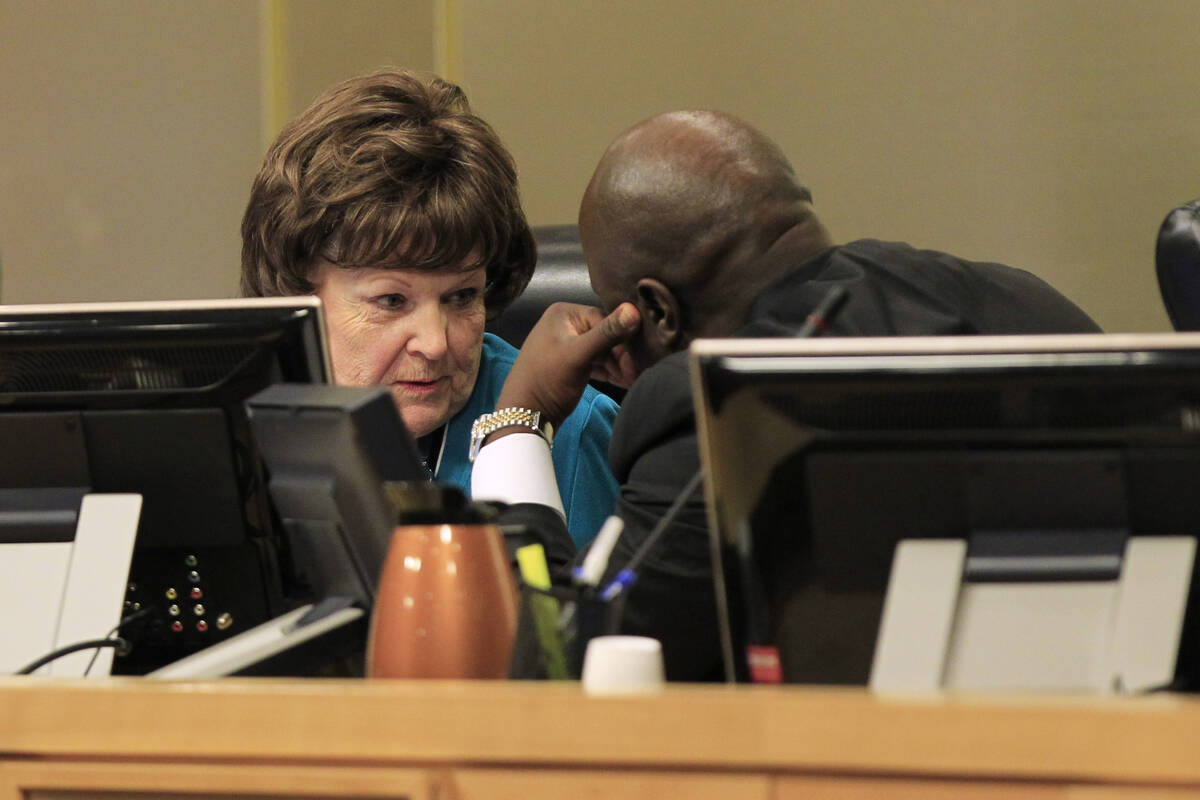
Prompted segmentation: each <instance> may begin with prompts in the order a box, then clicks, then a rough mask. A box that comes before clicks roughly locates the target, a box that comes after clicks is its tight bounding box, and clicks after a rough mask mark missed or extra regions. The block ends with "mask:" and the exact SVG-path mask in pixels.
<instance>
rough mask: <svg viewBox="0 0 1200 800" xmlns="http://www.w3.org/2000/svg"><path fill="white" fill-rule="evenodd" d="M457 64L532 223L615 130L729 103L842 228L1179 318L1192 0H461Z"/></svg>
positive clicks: (555, 205)
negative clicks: (1162, 294)
mask: <svg viewBox="0 0 1200 800" xmlns="http://www.w3.org/2000/svg"><path fill="white" fill-rule="evenodd" d="M462 38H463V47H462V53H463V69H462V71H463V74H462V78H463V80H464V82H465V84H466V86H467V88H468V90H469V92H470V94H471V97H472V99H473V101H474V102H475V104H476V105H477V106H478V108H479V109H480V110H481V111H482V112H483V113H484V114H486V115H487V116H488V117H489V119H491V120H492V121H493V123H494V124H496V126H497V127H498V128H499V129H500V131H501V134H502V135H503V136H504V137H505V138H506V140H507V141H508V142H509V144H510V146H511V147H512V148H513V150H514V152H515V154H516V157H517V161H518V164H519V165H520V168H521V171H522V180H523V187H524V192H525V197H526V202H527V207H528V209H529V212H530V215H531V217H532V219H533V220H534V221H536V222H551V221H563V220H570V219H573V218H574V214H575V211H576V205H577V202H578V198H579V195H580V192H581V191H582V188H583V187H584V185H585V184H586V181H587V178H588V176H589V173H590V169H591V166H592V165H593V164H594V163H595V160H596V158H597V157H598V156H599V154H600V153H601V151H602V150H603V148H604V146H605V145H606V143H607V142H608V141H609V140H610V139H611V138H612V136H613V135H615V134H616V133H618V132H619V131H620V130H621V129H622V128H624V127H625V126H627V125H629V124H631V123H632V122H634V121H636V120H638V119H640V118H642V117H645V116H647V115H650V114H653V113H655V112H658V111H662V110H665V109H669V108H679V107H689V106H693V107H694V106H699V107H711V108H719V109H722V110H726V111H730V112H733V113H735V114H738V115H740V116H742V117H744V118H745V119H747V120H749V121H752V122H754V123H755V124H757V125H759V126H760V127H762V128H763V129H765V130H766V131H767V132H768V133H769V134H770V135H771V136H773V137H774V138H776V139H777V140H778V141H779V143H780V144H781V145H782V146H783V148H784V150H785V152H787V153H788V154H789V155H790V156H791V158H792V160H793V163H794V164H795V166H796V168H797V171H798V172H799V173H800V175H801V176H802V178H803V179H804V180H806V181H807V182H808V184H809V185H810V186H811V188H812V189H813V192H814V195H815V197H816V201H817V206H818V210H819V211H820V212H821V214H822V215H823V217H824V218H825V220H826V222H827V223H828V224H829V225H830V227H831V229H832V230H833V232H834V235H835V236H837V237H839V238H841V239H843V240H848V239H852V238H856V237H861V236H877V237H881V238H893V239H903V240H907V241H911V242H912V243H914V244H916V245H919V246H926V247H934V248H939V249H946V250H950V251H952V252H955V253H957V254H960V255H963V256H965V257H968V258H975V259H982V260H998V261H1005V262H1008V263H1012V264H1015V265H1018V266H1023V267H1025V268H1027V269H1030V270H1033V271H1034V272H1037V273H1039V274H1041V275H1042V276H1044V277H1046V278H1047V279H1049V280H1050V281H1051V282H1052V283H1054V284H1056V285H1057V286H1058V287H1059V288H1061V289H1062V290H1063V291H1064V292H1066V293H1067V294H1068V295H1070V296H1071V297H1073V298H1074V299H1076V301H1077V302H1079V303H1080V304H1081V305H1082V306H1084V308H1085V309H1086V310H1088V311H1089V312H1091V313H1092V314H1093V315H1094V316H1095V317H1096V318H1097V319H1098V320H1099V321H1100V322H1101V324H1102V325H1104V326H1105V327H1106V328H1107V329H1110V330H1153V329H1164V328H1166V327H1167V321H1166V316H1165V314H1164V313H1163V311H1162V307H1161V300H1160V299H1159V296H1158V291H1157V285H1156V283H1155V280H1154V274H1153V243H1154V237H1155V234H1156V231H1157V228H1158V225H1159V223H1160V222H1161V220H1162V217H1163V216H1164V215H1165V213H1166V212H1167V210H1168V209H1169V208H1170V207H1171V206H1172V205H1174V204H1176V203H1179V202H1182V201H1185V200H1188V199H1191V198H1193V197H1195V196H1198V195H1200V147H1197V142H1200V102H1197V99H1198V98H1200V71H1197V70H1196V69H1195V52H1196V47H1197V45H1198V44H1200V5H1197V4H1196V3H1195V2H1194V0H1144V1H1143V2H1138V3H1128V2H1124V0H1120V1H1119V2H1118V1H1117V0H904V2H895V0H808V1H807V2H790V3H787V2H773V3H759V4H736V5H735V4H732V3H724V2H719V1H716V0H708V1H706V2H694V1H693V0H686V1H685V0H658V2H654V3H646V2H641V1H639V0H609V1H608V2H604V3H599V2H596V3H554V2H545V1H544V0H505V2H494V1H493V0H462Z"/></svg>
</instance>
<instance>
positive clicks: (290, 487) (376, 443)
mask: <svg viewBox="0 0 1200 800" xmlns="http://www.w3.org/2000/svg"><path fill="white" fill-rule="evenodd" d="M246 407H247V409H248V411H249V413H250V425H251V428H252V430H253V432H254V438H255V441H256V442H257V444H258V446H259V449H260V451H261V452H262V455H263V458H264V460H265V463H266V465H267V470H268V473H269V487H270V493H271V498H272V501H273V503H274V506H275V509H276V512H277V513H278V515H279V518H280V520H281V522H282V524H283V527H284V529H285V530H286V531H287V534H288V543H289V547H290V555H291V563H292V564H293V566H294V570H295V576H296V578H297V581H298V582H300V583H303V584H304V590H305V592H306V593H308V594H310V595H311V596H312V598H313V599H314V600H322V599H326V598H329V597H342V598H345V599H346V600H348V601H350V602H352V603H353V604H355V605H357V606H358V607H360V608H362V609H364V610H366V611H370V609H371V606H372V604H373V603H374V602H375V592H376V588H377V586H378V583H379V575H380V573H381V571H382V570H383V562H384V559H385V557H386V556H387V550H388V545H389V544H390V543H391V537H392V532H393V530H394V529H395V526H396V523H397V512H396V509H395V507H394V506H393V502H392V500H391V499H389V497H388V496H387V494H386V493H385V490H384V482H400V483H409V484H414V483H418V484H419V483H425V482H430V480H431V476H430V474H429V470H428V469H426V467H425V465H424V463H423V462H422V461H421V457H420V454H419V453H418V451H417V447H416V444H415V443H414V442H413V439H412V437H411V436H410V435H409V433H408V430H407V428H405V426H404V422H403V421H402V420H401V418H400V414H399V412H398V411H397V409H396V404H395V401H394V400H393V399H392V395H391V393H390V392H389V391H388V390H387V389H386V388H385V387H373V388H364V387H351V386H313V385H304V384H292V383H280V384H275V385H274V386H270V387H268V388H266V389H264V390H263V391H261V392H259V393H258V394H256V395H254V396H253V397H251V398H250V399H249V400H248V401H247V403H246ZM414 488H415V487H414ZM430 488H431V489H432V486H431V487H430ZM460 497H461V495H460ZM463 500H464V502H465V498H464V499H463Z"/></svg>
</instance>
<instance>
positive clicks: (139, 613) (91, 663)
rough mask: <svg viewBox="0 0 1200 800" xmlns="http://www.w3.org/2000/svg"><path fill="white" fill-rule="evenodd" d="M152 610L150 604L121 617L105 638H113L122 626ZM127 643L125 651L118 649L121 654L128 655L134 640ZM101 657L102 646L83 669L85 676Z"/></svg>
mask: <svg viewBox="0 0 1200 800" xmlns="http://www.w3.org/2000/svg"><path fill="white" fill-rule="evenodd" d="M152 610H153V609H152V608H151V607H150V606H147V607H146V608H143V609H141V610H140V611H135V612H133V613H132V614H127V615H126V616H124V617H122V618H121V621H120V622H118V623H117V624H116V625H113V626H112V628H110V629H109V631H108V633H106V634H104V638H105V639H111V638H113V637H114V636H116V634H117V632H118V631H119V630H121V628H123V627H124V626H126V625H128V624H129V623H131V622H133V621H134V620H135V619H140V618H142V617H144V616H146V615H147V614H149V613H150V612H151V611H152ZM126 643H127V644H129V647H127V648H125V650H124V652H122V651H120V650H118V653H119V654H120V655H126V654H127V653H128V652H129V650H130V649H132V647H133V644H132V642H128V640H127V641H126ZM99 657H100V648H96V652H94V653H92V659H91V661H89V662H88V665H87V668H86V669H84V671H83V677H85V678H86V677H87V676H88V675H89V674H90V673H91V671H92V667H94V666H96V659H97V658H99Z"/></svg>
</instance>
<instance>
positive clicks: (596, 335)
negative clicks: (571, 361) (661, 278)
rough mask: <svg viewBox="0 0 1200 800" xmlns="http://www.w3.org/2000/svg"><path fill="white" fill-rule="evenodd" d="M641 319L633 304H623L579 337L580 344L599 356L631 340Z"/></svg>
mask: <svg viewBox="0 0 1200 800" xmlns="http://www.w3.org/2000/svg"><path fill="white" fill-rule="evenodd" d="M640 322H641V317H640V316H639V315H638V311H637V309H636V308H634V306H633V304H632V303H621V305H619V306H617V307H616V308H615V309H614V310H613V312H612V313H611V314H609V315H608V316H606V317H605V318H604V319H602V320H600V322H599V323H598V324H596V325H593V326H592V327H591V328H589V329H588V330H586V331H584V332H583V333H582V334H580V336H579V343H580V345H581V346H583V347H584V348H585V349H586V350H587V351H588V352H589V353H593V354H596V355H599V354H601V353H603V352H605V351H606V350H611V349H612V348H613V347H616V346H617V345H619V344H621V343H622V342H624V341H626V340H628V339H629V337H630V336H632V335H633V333H634V331H636V330H637V328H638V324H639V323H640Z"/></svg>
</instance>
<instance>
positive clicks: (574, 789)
mask: <svg viewBox="0 0 1200 800" xmlns="http://www.w3.org/2000/svg"><path fill="white" fill-rule="evenodd" d="M451 784H452V786H453V789H454V795H453V796H454V798H455V800H561V799H562V798H570V799H571V800H609V798H614V797H619V798H621V800H769V797H770V783H769V780H768V779H767V778H766V777H765V776H760V775H723V774H721V773H706V772H641V771H635V772H621V771H616V770H613V771H606V772H600V771H596V770H532V769H461V770H455V772H454V774H453V776H452V777H451Z"/></svg>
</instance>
